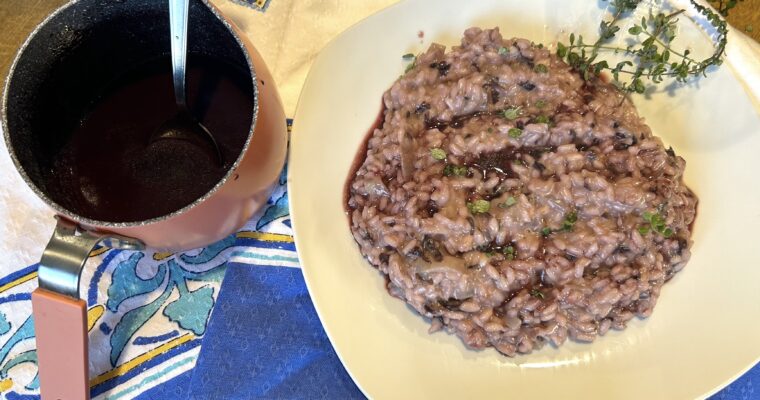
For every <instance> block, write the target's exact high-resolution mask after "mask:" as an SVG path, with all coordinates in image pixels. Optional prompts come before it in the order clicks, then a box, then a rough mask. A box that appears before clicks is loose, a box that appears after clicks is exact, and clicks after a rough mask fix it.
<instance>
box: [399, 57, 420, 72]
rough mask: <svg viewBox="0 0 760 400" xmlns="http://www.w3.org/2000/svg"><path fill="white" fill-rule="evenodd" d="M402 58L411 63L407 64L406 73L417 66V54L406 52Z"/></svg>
mask: <svg viewBox="0 0 760 400" xmlns="http://www.w3.org/2000/svg"><path fill="white" fill-rule="evenodd" d="M407 56H411V57H407ZM402 59H403V60H404V61H408V62H409V64H407V66H406V68H405V69H404V73H407V72H409V71H411V70H412V69H413V68H414V67H415V65H416V64H417V56H415V55H414V54H411V53H409V54H404V56H403V57H402Z"/></svg>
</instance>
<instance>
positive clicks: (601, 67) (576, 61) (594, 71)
mask: <svg viewBox="0 0 760 400" xmlns="http://www.w3.org/2000/svg"><path fill="white" fill-rule="evenodd" d="M690 1H691V4H692V5H693V6H694V8H695V9H696V10H697V11H698V12H699V13H700V14H702V15H703V16H705V18H707V20H708V22H709V23H710V24H711V25H712V26H713V27H714V28H715V30H716V31H717V33H718V36H717V38H716V39H715V49H714V51H713V53H712V55H710V56H709V57H707V58H705V59H704V60H695V59H694V58H692V57H691V56H690V54H691V52H690V51H689V50H688V49H685V50H682V51H678V50H677V49H674V48H673V47H672V46H671V44H672V42H673V40H674V39H675V37H676V23H677V22H678V16H679V15H681V14H682V13H683V12H684V10H677V11H675V12H672V13H669V14H665V13H658V14H656V15H653V14H652V13H651V12H650V15H649V17H643V18H642V19H641V23H640V24H638V23H637V24H635V25H633V26H632V27H631V28H630V29H628V34H629V35H630V36H631V37H633V38H634V39H635V40H634V43H633V44H631V45H629V46H627V47H620V46H616V45H613V44H610V43H609V42H610V41H611V40H612V39H613V38H614V37H615V36H616V35H617V33H618V32H619V31H620V22H621V21H622V20H623V19H624V18H625V17H626V15H627V14H629V13H631V12H633V11H635V10H636V8H637V7H638V6H639V4H640V3H641V2H642V0H611V6H612V19H610V20H608V21H602V22H601V23H600V25H599V37H598V38H597V39H596V41H595V42H594V43H586V42H584V41H583V36H580V35H578V37H577V38H576V36H575V34H573V33H571V34H570V36H569V44H563V43H558V44H557V55H558V56H559V57H560V58H562V59H563V60H565V61H566V62H567V63H568V64H570V66H571V67H573V68H575V69H576V70H578V71H579V72H580V73H581V74H582V75H583V78H584V79H586V80H588V79H590V78H591V77H592V76H595V75H599V74H600V73H601V72H602V71H609V72H610V73H611V74H612V78H613V80H614V82H615V83H616V84H617V85H618V86H619V87H620V88H621V89H622V90H625V91H628V92H635V93H643V92H644V91H645V90H646V84H645V81H649V82H651V83H654V84H657V83H660V82H662V81H663V80H664V79H665V78H672V79H675V80H676V81H677V82H686V81H688V80H689V78H690V77H697V76H703V75H706V73H707V69H708V68H709V67H711V66H717V65H720V64H721V63H722V62H723V55H724V53H725V49H726V35H727V33H728V28H727V24H726V21H725V20H724V19H723V18H722V17H721V16H720V15H718V14H717V13H715V12H713V11H712V10H711V9H710V8H708V7H704V6H702V5H700V4H698V3H696V2H695V1H694V0H690ZM642 37H643V40H641V38H642ZM603 51H608V52H609V51H611V52H613V53H614V54H622V55H623V56H625V59H624V60H623V61H620V62H618V63H617V64H615V65H614V66H611V65H610V64H609V63H608V61H606V60H603V59H601V57H600V53H601V52H603ZM621 76H622V78H623V79H621Z"/></svg>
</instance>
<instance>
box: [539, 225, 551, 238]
mask: <svg viewBox="0 0 760 400" xmlns="http://www.w3.org/2000/svg"><path fill="white" fill-rule="evenodd" d="M551 234H552V228H549V227H548V226H545V227H544V228H543V229H541V236H544V237H546V236H549V235H551Z"/></svg>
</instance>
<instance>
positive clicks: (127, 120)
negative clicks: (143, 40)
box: [45, 55, 253, 222]
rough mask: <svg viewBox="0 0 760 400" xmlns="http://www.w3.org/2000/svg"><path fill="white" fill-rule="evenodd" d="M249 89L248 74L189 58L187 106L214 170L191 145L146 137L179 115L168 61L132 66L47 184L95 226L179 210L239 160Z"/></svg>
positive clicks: (94, 109)
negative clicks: (215, 153)
mask: <svg viewBox="0 0 760 400" xmlns="http://www.w3.org/2000/svg"><path fill="white" fill-rule="evenodd" d="M252 86H253V83H252V81H251V78H250V74H249V73H248V71H245V70H242V69H239V68H237V67H235V66H233V65H229V64H226V63H225V62H223V61H221V60H218V59H213V58H206V57H200V56H192V55H191V56H190V57H189V58H188V69H187V101H188V106H189V108H190V110H191V113H192V114H193V116H194V117H195V118H197V119H199V120H200V121H201V122H202V123H203V124H204V125H205V126H206V127H207V128H208V129H209V131H210V132H211V134H212V135H213V136H214V138H215V139H216V141H217V143H218V144H219V148H220V151H221V153H222V160H223V163H222V165H219V163H218V161H216V160H214V159H213V158H212V157H209V154H208V152H207V151H205V150H204V149H202V148H201V147H199V146H198V145H197V144H195V143H192V142H190V141H187V140H180V139H163V140H157V141H151V140H150V137H151V135H152V134H153V132H154V131H156V130H157V129H158V128H159V127H160V126H161V125H162V124H163V123H164V122H166V121H167V120H169V119H171V118H172V117H173V116H174V115H175V114H176V113H177V106H176V104H175V100H174V91H173V86H172V75H171V61H170V59H169V58H168V57H166V58H159V59H156V60H154V61H151V62H147V63H145V64H143V65H140V66H137V67H136V68H134V69H132V70H130V71H129V72H127V73H126V74H124V75H123V76H121V77H118V78H117V79H116V80H115V81H113V82H112V83H111V84H109V85H108V86H107V87H106V88H105V89H104V90H103V91H102V94H101V95H100V96H99V98H96V99H93V101H92V103H91V104H90V106H89V107H88V108H87V109H86V110H84V112H83V113H82V117H81V120H80V123H79V124H78V125H77V126H75V127H74V129H73V131H71V132H66V134H68V136H69V137H68V139H67V142H66V143H65V144H64V145H63V147H62V148H61V149H60V151H59V152H58V154H57V155H56V156H55V157H54V160H53V165H52V167H51V170H50V173H49V174H48V175H47V176H46V177H45V179H46V182H45V186H46V188H47V189H48V191H49V192H50V194H51V197H52V198H53V199H54V200H55V201H56V202H58V203H59V204H60V205H62V206H63V207H65V208H67V209H69V210H71V211H73V212H75V213H77V214H79V215H81V216H83V217H87V218H90V219H95V220H100V221H108V222H132V221H142V220H146V219H150V218H155V217H160V216H163V215H166V214H170V213H172V212H174V211H177V210H179V209H181V208H183V207H185V206H187V205H188V204H190V203H192V202H193V201H195V200H196V199H198V198H200V197H202V196H203V195H204V194H206V193H207V192H208V191H209V190H210V189H211V188H213V187H214V186H215V185H216V183H217V182H219V180H220V179H221V178H222V177H223V176H224V175H225V174H226V172H227V171H228V170H229V168H230V167H231V166H232V164H233V163H234V162H235V160H236V159H237V158H238V156H239V154H240V151H241V149H242V147H243V145H244V143H245V141H246V138H247V137H248V133H249V130H250V126H251V122H252V118H253V91H252Z"/></svg>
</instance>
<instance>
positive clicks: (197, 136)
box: [150, 0, 223, 165]
mask: <svg viewBox="0 0 760 400" xmlns="http://www.w3.org/2000/svg"><path fill="white" fill-rule="evenodd" d="M189 2H190V1H189V0H169V29H170V32H171V51H172V78H173V81H174V98H175V100H176V102H177V114H176V115H175V116H174V117H173V118H172V119H170V120H168V121H166V122H164V123H163V124H162V125H161V126H160V127H159V128H158V129H157V130H156V131H155V132H154V133H153V135H152V136H151V139H150V142H151V143H153V142H155V141H157V140H163V139H178V140H185V141H189V142H192V143H194V144H195V145H197V146H199V147H200V148H202V149H203V150H204V151H206V152H207V153H208V155H209V157H211V158H212V159H215V160H216V161H217V162H218V164H219V165H222V164H223V160H222V153H221V151H220V150H219V144H218V143H217V142H216V139H214V136H213V135H212V134H211V132H209V131H208V129H206V127H205V126H203V124H201V123H200V121H198V120H197V119H196V118H195V117H194V116H193V115H192V114H191V113H190V110H189V109H188V108H187V101H186V99H185V66H186V61H187V20H188V9H189Z"/></svg>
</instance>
